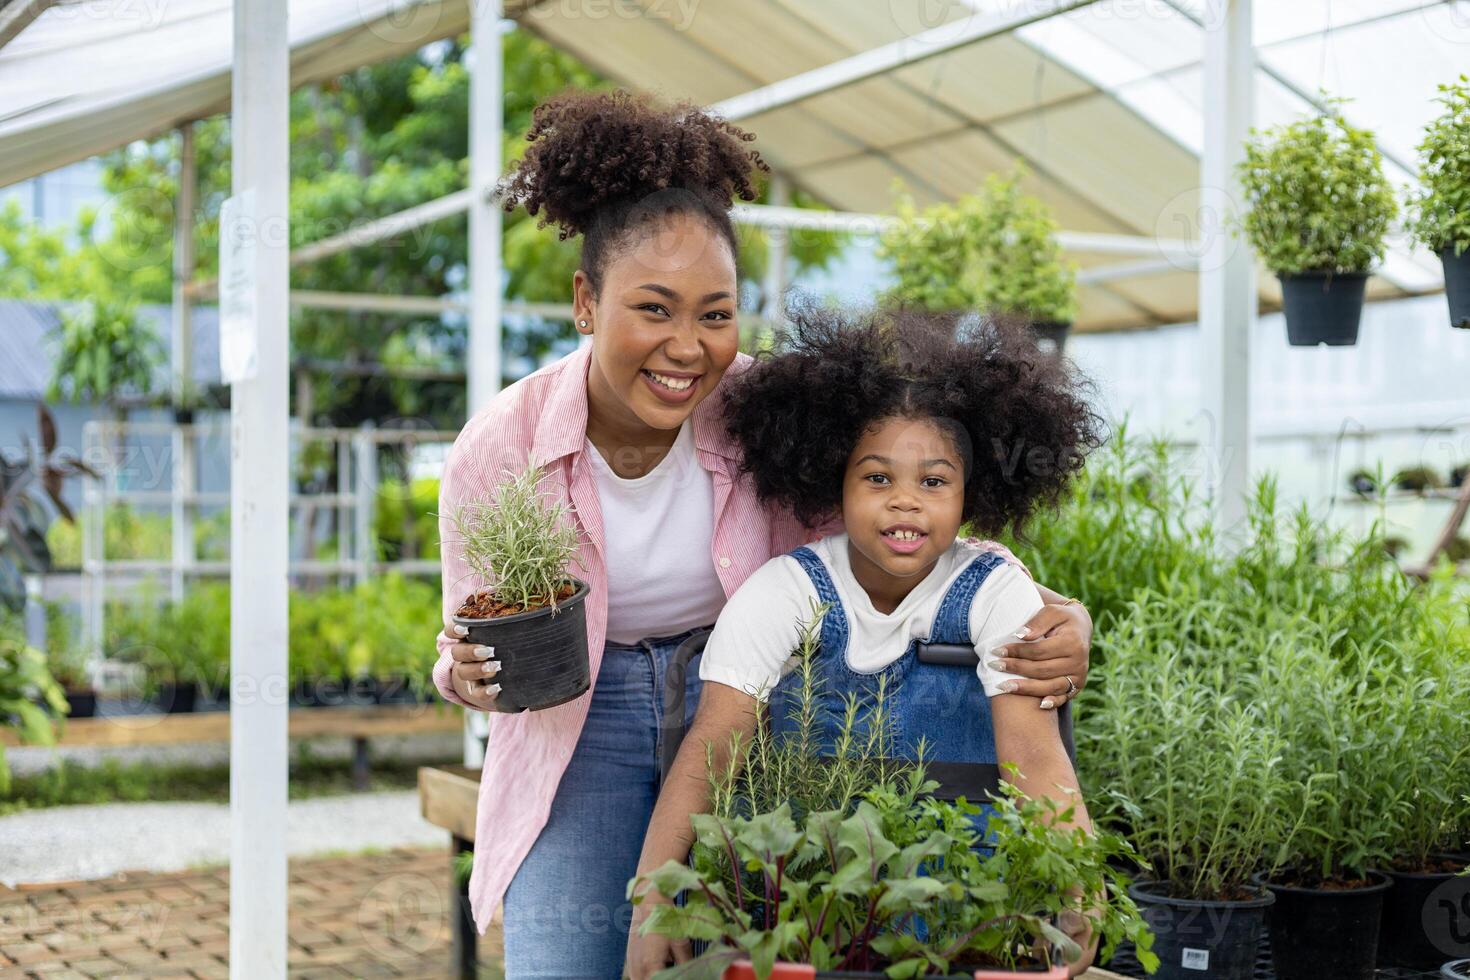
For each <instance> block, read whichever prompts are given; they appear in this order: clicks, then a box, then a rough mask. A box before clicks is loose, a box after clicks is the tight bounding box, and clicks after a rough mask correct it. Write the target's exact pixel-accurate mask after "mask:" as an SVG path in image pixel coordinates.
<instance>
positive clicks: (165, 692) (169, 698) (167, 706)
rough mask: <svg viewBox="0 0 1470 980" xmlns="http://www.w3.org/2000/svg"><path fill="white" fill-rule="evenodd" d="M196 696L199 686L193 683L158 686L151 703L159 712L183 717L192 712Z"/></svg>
mask: <svg viewBox="0 0 1470 980" xmlns="http://www.w3.org/2000/svg"><path fill="white" fill-rule="evenodd" d="M198 696H199V685H197V684H195V683H194V682H193V681H186V682H180V683H177V684H160V685H158V693H156V694H155V695H154V696H153V703H154V704H155V705H157V706H158V709H159V710H160V711H164V712H167V713H168V714H171V715H183V714H189V713H190V712H192V711H193V710H194V703H195V701H196V700H197V698H198Z"/></svg>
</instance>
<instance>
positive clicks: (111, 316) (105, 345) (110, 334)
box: [46, 300, 163, 402]
mask: <svg viewBox="0 0 1470 980" xmlns="http://www.w3.org/2000/svg"><path fill="white" fill-rule="evenodd" d="M162 360H163V348H162V345H161V344H160V343H159V340H158V338H157V337H156V336H155V335H154V334H153V332H152V331H151V330H149V328H148V327H146V326H144V325H143V324H142V323H141V322H140V321H139V320H138V315H137V311H136V310H135V309H134V308H133V307H131V306H128V305H127V304H125V303H122V302H119V301H111V300H94V301H92V302H90V303H88V304H86V305H85V306H83V307H82V308H81V309H80V310H77V311H68V312H66V313H63V314H62V317H61V329H60V337H59V342H58V350H57V353H56V360H55V361H54V362H53V364H52V375H51V383H50V385H49V387H48V388H47V390H46V397H47V398H49V399H51V400H52V401H59V400H65V401H72V402H110V401H113V400H114V399H116V398H117V397H118V396H119V395H122V394H133V395H147V394H148V393H150V392H151V391H152V390H153V381H154V375H155V373H156V372H157V370H158V368H159V365H160V364H161V363H162Z"/></svg>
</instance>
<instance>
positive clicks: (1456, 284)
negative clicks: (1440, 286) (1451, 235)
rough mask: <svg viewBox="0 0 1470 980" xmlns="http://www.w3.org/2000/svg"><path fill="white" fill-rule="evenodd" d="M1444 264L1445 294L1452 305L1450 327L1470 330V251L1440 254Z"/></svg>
mask: <svg viewBox="0 0 1470 980" xmlns="http://www.w3.org/2000/svg"><path fill="white" fill-rule="evenodd" d="M1439 260H1440V261H1441V262H1443V263H1444V293H1445V298H1446V299H1447V300H1449V304H1450V325H1451V326H1454V327H1459V328H1460V329H1462V330H1470V249H1466V250H1465V251H1463V252H1461V253H1460V254H1459V255H1456V254H1455V248H1454V246H1453V245H1451V246H1450V247H1449V248H1447V249H1445V250H1444V251H1442V252H1440V253H1439Z"/></svg>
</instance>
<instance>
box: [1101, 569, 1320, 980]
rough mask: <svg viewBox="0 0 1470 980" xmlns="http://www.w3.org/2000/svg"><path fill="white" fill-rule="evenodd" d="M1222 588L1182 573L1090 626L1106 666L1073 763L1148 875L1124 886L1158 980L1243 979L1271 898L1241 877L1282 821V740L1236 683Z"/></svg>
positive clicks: (1228, 608) (1232, 627) (1238, 627)
mask: <svg viewBox="0 0 1470 980" xmlns="http://www.w3.org/2000/svg"><path fill="white" fill-rule="evenodd" d="M1229 596H1230V593H1229V592H1226V591H1224V590H1215V589H1212V588H1210V587H1209V586H1208V585H1201V584H1200V583H1199V582H1198V580H1196V579H1195V578H1194V577H1193V576H1187V577H1186V576H1181V577H1179V578H1178V579H1175V580H1172V582H1165V583H1161V584H1160V585H1159V586H1158V587H1157V589H1150V590H1146V591H1144V592H1142V593H1141V594H1140V595H1138V596H1137V597H1135V598H1134V599H1133V600H1132V601H1131V602H1130V603H1129V604H1128V606H1127V607H1126V609H1125V611H1124V613H1123V614H1122V615H1121V616H1119V617H1117V618H1116V619H1115V620H1114V621H1113V625H1112V627H1111V628H1110V629H1109V630H1108V631H1107V632H1105V633H1101V634H1099V636H1098V638H1097V641H1096V642H1097V647H1098V654H1099V655H1100V656H1099V659H1101V660H1102V661H1103V662H1104V663H1106V665H1107V669H1106V671H1105V672H1104V671H1099V674H1100V675H1102V676H1099V678H1098V679H1097V680H1096V681H1095V682H1093V683H1089V684H1088V686H1087V691H1086V693H1084V695H1083V701H1084V705H1085V708H1083V709H1082V710H1085V711H1086V718H1087V724H1086V725H1079V726H1078V728H1077V735H1078V766H1079V769H1080V771H1082V772H1084V773H1087V774H1088V779H1089V781H1090V782H1091V783H1092V784H1094V785H1097V786H1100V787H1103V788H1104V792H1103V793H1102V794H1100V795H1097V796H1095V797H1094V802H1093V804H1092V807H1091V811H1092V814H1093V818H1094V820H1096V821H1098V822H1099V823H1100V824H1103V825H1108V826H1114V827H1117V828H1119V829H1120V830H1121V831H1122V832H1124V833H1125V834H1126V835H1127V836H1128V838H1129V839H1130V840H1131V841H1132V843H1133V846H1134V847H1136V848H1137V850H1138V852H1139V853H1140V854H1141V855H1142V856H1143V858H1144V859H1145V860H1146V861H1147V862H1149V864H1150V865H1151V867H1152V869H1153V875H1152V878H1151V880H1143V881H1138V882H1135V883H1134V884H1133V885H1132V887H1131V889H1130V894H1131V895H1132V897H1133V898H1134V900H1135V901H1136V902H1137V903H1138V906H1139V908H1140V909H1141V910H1142V912H1143V915H1144V918H1145V919H1146V920H1147V922H1148V923H1149V925H1150V927H1152V929H1153V930H1154V933H1155V935H1156V936H1157V939H1156V941H1155V943H1154V952H1155V953H1156V954H1157V955H1158V957H1159V961H1160V963H1159V971H1158V974H1157V976H1158V977H1160V978H1165V980H1196V978H1199V980H1250V978H1252V977H1253V976H1254V970H1255V960H1256V952H1257V948H1258V946H1259V942H1260V937H1261V935H1262V933H1263V930H1264V919H1265V914H1266V910H1267V908H1268V907H1270V906H1271V905H1272V904H1273V902H1274V901H1275V898H1274V897H1273V896H1272V894H1271V893H1270V892H1269V891H1268V890H1267V889H1265V888H1264V887H1262V886H1261V885H1259V884H1256V883H1253V882H1252V881H1251V874H1252V872H1253V871H1255V869H1256V867H1257V866H1258V864H1259V863H1260V861H1261V859H1262V856H1263V855H1264V853H1265V852H1266V850H1267V847H1268V846H1269V843H1270V841H1271V840H1272V839H1273V837H1275V836H1276V835H1277V834H1279V833H1283V832H1284V831H1283V830H1280V829H1278V828H1279V825H1281V824H1283V823H1286V822H1288V821H1290V820H1291V819H1292V818H1291V812H1290V811H1289V810H1288V809H1287V808H1286V805H1285V804H1286V802H1287V799H1288V789H1289V784H1288V782H1287V780H1286V778H1285V776H1284V774H1283V772H1282V770H1281V752H1282V749H1283V746H1282V741H1281V738H1280V737H1279V735H1277V734H1276V733H1275V732H1274V731H1273V730H1272V729H1271V728H1270V727H1269V726H1268V725H1266V724H1264V718H1263V716H1262V712H1261V711H1260V709H1259V708H1258V707H1257V706H1256V705H1255V704H1254V703H1252V699H1251V698H1250V697H1247V696H1245V695H1244V694H1243V692H1241V691H1239V690H1238V689H1236V687H1235V685H1236V683H1237V680H1236V678H1237V676H1238V674H1239V673H1240V671H1238V670H1236V669H1234V668H1233V666H1232V664H1233V662H1234V660H1236V659H1238V658H1240V657H1241V656H1242V654H1243V652H1244V651H1245V650H1247V649H1249V646H1248V645H1249V644H1251V643H1253V642H1255V643H1261V642H1265V641H1266V640H1267V639H1268V638H1269V634H1268V633H1267V632H1266V631H1265V630H1262V631H1260V632H1259V633H1257V634H1255V635H1246V636H1243V635H1242V628H1243V627H1242V623H1241V620H1242V617H1241V615H1240V610H1239V609H1238V608H1237V607H1236V606H1234V605H1232V603H1231V602H1230V601H1229Z"/></svg>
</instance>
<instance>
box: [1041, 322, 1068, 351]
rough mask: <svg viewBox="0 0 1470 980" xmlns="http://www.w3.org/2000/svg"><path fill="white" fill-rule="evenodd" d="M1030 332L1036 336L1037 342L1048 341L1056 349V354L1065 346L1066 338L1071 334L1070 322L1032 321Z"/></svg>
mask: <svg viewBox="0 0 1470 980" xmlns="http://www.w3.org/2000/svg"><path fill="white" fill-rule="evenodd" d="M1031 330H1032V331H1033V332H1034V333H1035V334H1036V338H1037V339H1038V340H1046V341H1050V342H1051V344H1052V345H1053V346H1054V347H1056V349H1057V353H1061V351H1062V349H1063V348H1064V347H1066V346H1067V337H1068V335H1069V334H1071V332H1072V324H1071V321H1062V320H1033V321H1031Z"/></svg>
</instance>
